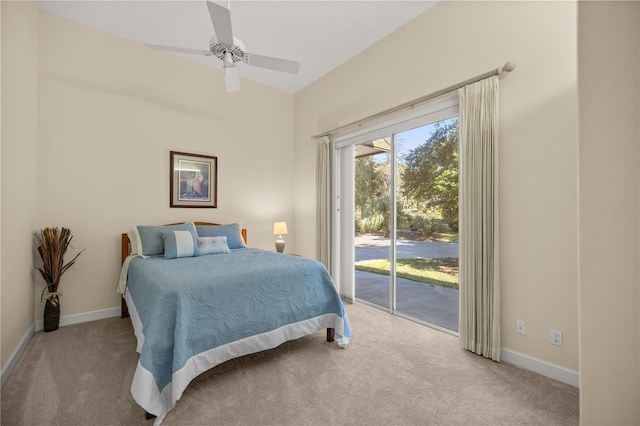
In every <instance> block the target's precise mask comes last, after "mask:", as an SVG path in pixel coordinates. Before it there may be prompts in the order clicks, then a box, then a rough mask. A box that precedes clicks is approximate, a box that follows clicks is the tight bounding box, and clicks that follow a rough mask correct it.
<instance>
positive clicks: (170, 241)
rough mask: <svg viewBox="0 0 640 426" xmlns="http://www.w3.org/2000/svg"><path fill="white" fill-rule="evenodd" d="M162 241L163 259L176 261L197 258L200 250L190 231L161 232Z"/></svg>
mask: <svg viewBox="0 0 640 426" xmlns="http://www.w3.org/2000/svg"><path fill="white" fill-rule="evenodd" d="M162 239H163V240H164V258H165V259H176V258H178V257H193V256H199V255H200V250H198V245H197V244H196V241H197V237H196V240H194V235H193V233H192V232H190V231H170V232H163V233H162Z"/></svg>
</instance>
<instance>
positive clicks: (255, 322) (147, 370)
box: [124, 248, 351, 424]
mask: <svg viewBox="0 0 640 426" xmlns="http://www.w3.org/2000/svg"><path fill="white" fill-rule="evenodd" d="M124 297H125V300H126V301H127V305H128V306H129V311H130V314H131V319H132V322H133V325H134V331H135V333H136V336H137V339H138V349H137V350H138V352H139V353H140V359H139V362H138V366H137V368H136V373H135V376H134V380H133V384H132V387H131V392H132V394H133V397H134V399H135V400H136V402H137V403H138V404H139V405H140V406H142V407H143V408H144V409H145V410H147V411H148V412H149V413H151V414H154V415H156V416H157V419H156V424H159V423H160V422H161V421H162V420H163V418H164V417H165V416H166V414H167V413H168V412H169V411H170V410H171V409H173V408H174V407H175V403H176V401H177V400H178V399H179V398H180V396H181V395H182V393H183V391H184V390H185V388H186V387H187V385H188V384H189V382H191V380H193V379H194V378H195V377H196V376H197V375H199V374H201V373H202V372H204V371H206V370H208V369H210V368H212V367H214V366H215V365H218V364H220V363H222V362H224V361H227V360H229V359H232V358H236V357H239V356H243V355H246V354H250V353H254V352H258V351H262V350H266V349H271V348H274V347H276V346H278V345H280V344H282V343H283V342H285V341H288V340H292V339H297V338H300V337H302V336H304V335H307V334H311V333H314V332H316V331H318V330H321V329H324V328H334V329H335V331H336V338H337V340H338V344H339V345H340V346H342V347H345V346H346V345H347V344H348V342H349V338H350V336H351V329H350V326H349V321H348V319H347V315H346V313H345V310H344V306H343V304H342V301H341V300H340V297H339V295H338V293H337V291H336V289H335V287H334V285H333V281H332V280H331V277H330V276H329V273H328V272H327V270H326V268H325V267H324V265H322V264H321V263H319V262H317V261H315V260H310V259H305V258H301V257H296V256H290V255H285V254H279V253H274V252H269V251H264V250H258V249H250V248H246V249H240V250H233V251H232V252H231V253H230V254H226V253H222V254H213V255H206V256H199V257H188V258H179V259H171V260H165V259H163V258H146V259H142V258H135V259H132V260H131V262H130V264H129V269H128V275H127V288H126V291H125V294H124Z"/></svg>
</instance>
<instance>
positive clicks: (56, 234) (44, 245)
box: [33, 227, 84, 331]
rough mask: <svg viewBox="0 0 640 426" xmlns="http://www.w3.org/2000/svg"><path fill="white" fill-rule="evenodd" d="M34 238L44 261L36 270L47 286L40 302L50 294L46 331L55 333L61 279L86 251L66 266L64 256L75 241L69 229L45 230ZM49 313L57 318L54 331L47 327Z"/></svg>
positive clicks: (47, 306)
mask: <svg viewBox="0 0 640 426" xmlns="http://www.w3.org/2000/svg"><path fill="white" fill-rule="evenodd" d="M33 236H34V241H35V245H36V248H37V250H38V254H39V255H40V258H41V259H42V267H40V266H36V268H37V269H38V271H40V274H41V275H42V278H43V279H44V281H45V284H46V286H45V288H44V289H43V290H42V294H41V295H40V300H41V301H42V296H43V295H44V292H45V290H46V291H48V292H49V294H48V295H47V304H46V305H45V331H53V330H55V329H57V328H58V324H57V321H58V320H59V318H60V299H59V296H58V287H59V286H60V278H61V277H62V275H63V274H64V273H65V272H66V271H67V270H68V269H69V268H71V267H72V266H73V264H74V263H75V262H76V260H77V259H78V256H80V255H81V254H82V252H83V251H84V250H81V251H80V252H78V254H76V255H75V257H74V258H73V259H71V260H70V261H69V262H67V263H66V264H65V263H64V256H65V254H66V253H67V249H68V248H69V247H71V240H72V239H73V235H72V234H71V230H70V229H69V228H64V227H63V228H62V229H60V228H57V227H55V228H45V229H42V230H40V231H37V232H34V234H33ZM52 309H53V311H56V312H57V317H56V316H55V313H51V312H52ZM47 312H50V315H53V317H55V318H54V319H55V328H53V329H51V327H53V326H50V327H47ZM47 328H49V330H48V329H47Z"/></svg>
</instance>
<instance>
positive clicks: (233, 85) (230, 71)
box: [147, 1, 300, 92]
mask: <svg viewBox="0 0 640 426" xmlns="http://www.w3.org/2000/svg"><path fill="white" fill-rule="evenodd" d="M206 3H207V9H208V10H209V16H210V17H211V22H212V24H213V29H214V31H215V34H216V35H215V36H214V37H212V38H211V41H210V42H209V50H200V49H189V48H183V47H172V46H160V45H157V44H147V46H148V47H150V48H152V49H157V50H164V51H167V52H176V53H188V54H192V55H204V56H215V57H216V58H218V59H220V60H221V61H222V62H223V63H224V65H223V70H224V81H225V85H226V87H227V92H234V91H236V90H240V76H239V74H238V69H237V68H236V63H237V62H244V63H246V64H248V65H252V66H256V67H261V68H267V69H270V70H275V71H282V72H287V73H290V74H297V73H298V69H299V68H300V64H299V63H298V62H295V61H289V60H287V59H279V58H272V57H270V56H263V55H255V54H253V53H248V52H247V51H246V47H245V45H244V43H242V41H240V40H238V39H237V38H235V37H234V36H233V31H232V29H231V12H230V11H229V9H228V8H226V7H224V6H220V5H217V4H216V3H212V2H210V1H206Z"/></svg>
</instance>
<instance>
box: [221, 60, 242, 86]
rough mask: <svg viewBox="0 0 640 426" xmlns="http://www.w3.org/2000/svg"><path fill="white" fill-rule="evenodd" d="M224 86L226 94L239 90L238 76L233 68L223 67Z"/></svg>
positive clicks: (230, 66) (231, 66) (229, 66)
mask: <svg viewBox="0 0 640 426" xmlns="http://www.w3.org/2000/svg"><path fill="white" fill-rule="evenodd" d="M224 84H225V85H226V86H227V92H235V91H237V90H240V74H238V69H237V68H236V67H235V66H233V65H225V66H224Z"/></svg>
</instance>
